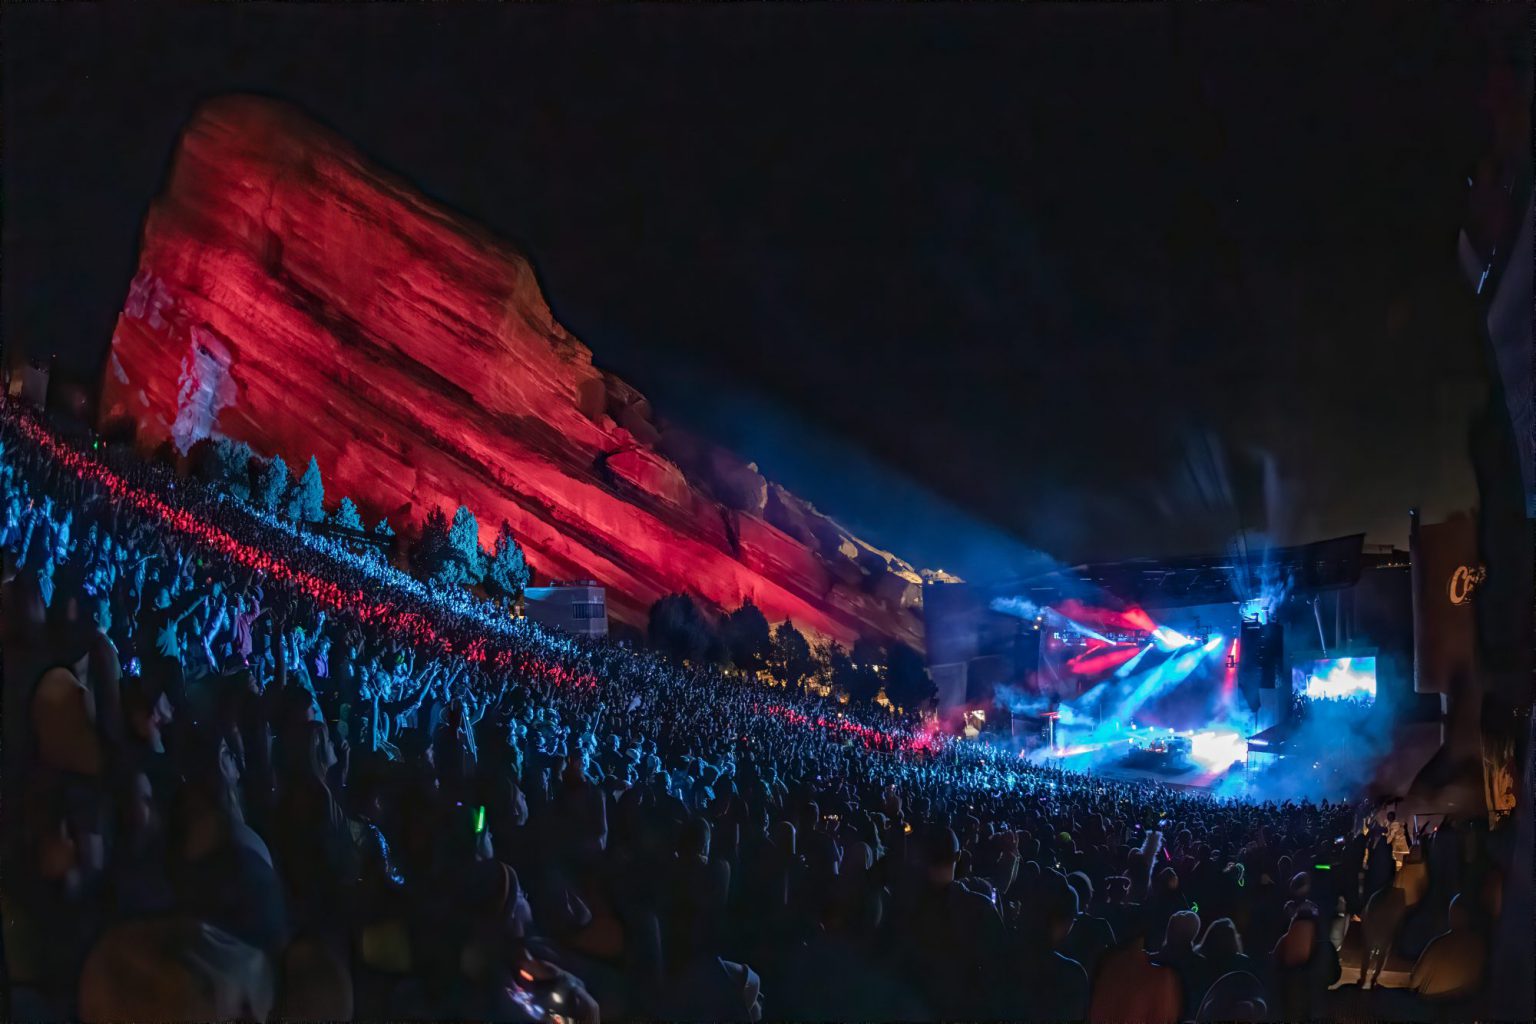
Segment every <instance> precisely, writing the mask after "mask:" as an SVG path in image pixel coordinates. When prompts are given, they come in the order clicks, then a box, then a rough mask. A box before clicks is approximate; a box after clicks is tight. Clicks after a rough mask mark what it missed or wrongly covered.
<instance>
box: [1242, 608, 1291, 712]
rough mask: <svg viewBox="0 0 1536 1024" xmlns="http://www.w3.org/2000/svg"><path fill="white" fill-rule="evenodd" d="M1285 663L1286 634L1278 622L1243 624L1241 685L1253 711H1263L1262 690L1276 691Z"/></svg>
mask: <svg viewBox="0 0 1536 1024" xmlns="http://www.w3.org/2000/svg"><path fill="white" fill-rule="evenodd" d="M1284 660H1285V651H1284V633H1283V632H1282V631H1281V627H1280V624H1279V623H1278V622H1266V623H1263V624H1262V625H1261V624H1260V623H1257V622H1245V623H1243V631H1242V638H1241V640H1240V641H1239V643H1238V662H1237V682H1238V687H1239V688H1240V689H1241V690H1242V691H1243V697H1244V699H1246V700H1247V701H1248V707H1249V709H1250V710H1253V711H1257V710H1258V709H1259V691H1260V690H1273V689H1274V688H1275V684H1276V682H1277V680H1278V679H1279V678H1280V667H1281V664H1282V663H1283V662H1284Z"/></svg>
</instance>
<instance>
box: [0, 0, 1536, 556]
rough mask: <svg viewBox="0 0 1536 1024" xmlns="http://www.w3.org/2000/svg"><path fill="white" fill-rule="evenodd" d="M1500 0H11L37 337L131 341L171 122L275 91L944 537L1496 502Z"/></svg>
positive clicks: (1357, 518) (23, 253)
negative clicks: (1492, 155) (1484, 3)
mask: <svg viewBox="0 0 1536 1024" xmlns="http://www.w3.org/2000/svg"><path fill="white" fill-rule="evenodd" d="M1488 20H1489V15H1488V14H1487V12H1486V10H1485V9H1483V8H1478V7H1472V6H1468V7H1463V8H1460V9H1458V10H1448V9H1440V10H1428V9H1425V8H1423V7H1421V6H1419V5H1413V6H1412V7H1409V6H1407V5H1392V6H1389V7H1370V6H1367V5H1363V4H1361V5H1347V7H1346V8H1344V9H1340V8H1339V7H1338V6H1334V5H1330V6H1329V7H1328V8H1326V9H1324V8H1317V9H1308V10H1305V11H1303V10H1301V9H1299V8H1297V7H1295V6H1290V5H1287V6H1284V7H1275V8H1273V9H1269V10H1260V9H1257V8H1255V7H1253V6H1250V5H1243V6H1241V7H1238V6H1236V5H1233V6H1224V7H1219V8H1214V9H1213V8H1210V7H1202V8H1201V9H1199V10H1193V9H1190V10H1187V11H1185V12H1184V13H1182V14H1180V13H1178V12H1176V11H1174V10H1173V9H1172V8H1169V7H1163V6H1160V5H1159V6H1153V5H1141V6H1132V5H1123V6H1122V5H1113V6H1104V7H1088V6H1074V7H1071V8H1070V9H1068V8H1055V7H1050V8H1048V7H1046V6H1044V5H1036V4H1027V5H1009V6H999V7H982V6H979V5H957V6H938V5H932V6H926V7H922V8H919V7H917V6H915V5H907V6H902V7H899V8H896V7H892V8H877V7H872V6H859V7H856V8H855V7H849V8H838V7H829V6H817V5H812V6H806V7H787V6H786V7H780V8H770V7H759V6H733V7H730V8H729V9H726V8H714V9H704V8H701V7H698V6H693V5H677V6H657V7H643V8H641V7H632V8H620V9H615V8H604V9H583V10H574V9H570V10H566V9H549V8H540V9H530V8H523V7H501V8H474V9H465V8H459V9H446V8H444V7H440V6H436V5H421V6H417V5H412V6H407V7H396V6H391V5H383V4H376V5H345V6H343V5H324V6H314V7H307V6H303V5H278V6H263V5H259V4H250V3H242V4H229V5H220V6H218V7H213V6H205V7H199V8H181V9H162V8H159V7H155V8H153V9H150V8H147V7H146V6H144V5H135V6H133V7H131V8H129V7H128V6H126V5H123V6H120V5H110V4H108V5H90V6H84V5H80V6H69V7H64V6H59V5H29V6H19V7H18V6H8V7H7V8H6V10H5V11H4V16H3V26H4V40H3V42H4V56H5V61H4V129H5V130H4V139H3V145H4V185H5V195H4V215H5V224H4V296H3V297H4V332H5V339H6V341H7V343H8V344H12V343H18V344H21V345H25V346H27V347H28V348H30V349H31V350H33V351H42V352H47V351H54V352H56V353H57V354H58V357H59V361H60V364H61V366H63V367H64V368H74V369H80V370H94V369H95V368H97V367H99V365H100V360H101V357H102V355H103V353H104V352H105V349H106V345H107V343H108V340H109V338H110V335H111V327H112V322H113V319H114V317H115V315H116V312H117V310H118V309H119V308H120V306H121V303H122V300H123V296H124V294H125V293H126V289H127V284H128V281H129V279H130V278H131V277H132V275H133V272H134V267H135V262H136V248H137V237H138V231H139V228H140V225H141V224H142V221H143V218H144V215H145V212H146V210H147V207H148V204H149V202H150V201H151V199H152V198H153V196H154V195H155V194H156V193H157V192H158V191H159V189H160V187H161V185H162V183H163V180H164V176H165V172H166V169H167V167H168V163H169V159H170V156H171V153H172V150H173V147H174V145H175V142H176V138H177V135H178V132H179V131H180V129H181V127H182V126H183V124H184V123H185V121H186V119H187V118H188V116H189V114H190V113H191V111H192V110H193V109H194V108H195V107H196V105H197V104H198V103H199V102H200V101H201V100H202V99H205V98H207V97H209V96H212V95H216V94H218V93H222V92H228V91H252V92H260V93H265V94H269V95H275V96H279V97H282V98H284V99H287V100H290V101H292V102H294V103H296V104H298V105H299V106H301V107H303V108H304V109H306V110H308V111H309V112H310V113H311V114H313V115H314V116H316V117H317V118H319V119H320V120H322V121H323V122H325V123H327V124H329V125H330V126H331V127H333V128H335V129H337V130H338V131H339V132H341V133H342V134H343V135H345V136H347V137H348V138H350V139H352V140H353V141H354V142H355V143H356V144H357V145H358V146H359V147H360V148H361V149H362V150H363V151H364V152H365V153H367V154H368V155H369V156H371V157H372V158H374V159H375V160H377V161H379V162H380V163H382V164H383V165H385V166H386V167H388V168H390V169H392V170H393V171H395V172H397V173H398V174H400V175H402V176H403V177H405V178H406V179H408V180H410V181H412V182H414V183H415V184H417V185H418V186H419V187H421V188H422V189H423V190H424V191H425V192H427V193H428V194H429V195H431V196H433V197H434V198H436V199H438V200H440V201H443V202H445V203H447V204H449V205H450V206H452V207H454V208H456V209H458V210H460V211H462V212H463V213H465V214H466V215H468V216H470V217H471V218H473V219H475V220H478V221H481V222H483V223H485V224H487V225H488V226H489V227H490V228H491V229H492V230H494V231H496V232H497V233H499V234H501V235H503V236H505V237H507V238H509V239H511V240H513V241H514V242H516V243H517V244H519V245H520V246H521V247H522V248H524V249H525V250H526V251H527V252H528V253H529V254H530V255H531V257H532V259H533V260H534V263H535V265H536V266H537V267H538V270H539V273H540V276H541V280H542V282H543V285H544V288H545V291H546V293H547V295H548V297H549V299H550V302H551V305H552V306H553V308H554V310H555V312H556V315H557V316H558V317H559V318H560V319H561V321H562V322H563V323H564V324H566V326H567V327H569V328H570V329H571V330H572V332H573V333H575V334H576V335H577V336H578V337H580V338H581V339H582V340H584V341H585V342H586V343H587V344H588V345H589V346H590V347H591V348H592V349H593V351H594V353H595V358H596V360H597V361H598V363H599V364H601V365H603V366H606V367H609V368H612V369H614V370H616V371H617V372H618V373H619V374H620V375H621V376H623V377H625V378H626V379H628V380H629V381H630V382H631V383H633V384H635V385H636V386H638V387H639V388H640V389H641V390H643V391H645V392H646V393H647V394H649V395H650V397H651V398H652V400H653V402H654V404H655V405H656V406H657V408H658V411H659V412H660V413H661V414H663V415H666V416H670V417H671V418H673V419H676V420H678V421H680V422H682V423H685V424H687V425H689V426H691V427H693V428H695V429H696V430H699V431H700V432H702V433H705V434H707V435H709V436H712V437H714V438H716V439H717V440H720V441H722V442H723V443H726V444H728V445H730V446H732V447H734V448H736V449H737V450H738V451H740V452H741V453H742V454H743V455H745V456H747V457H748V458H755V459H757V460H758V462H759V463H760V465H761V466H762V467H763V469H764V470H765V472H767V473H768V474H769V475H770V476H771V477H773V478H775V479H778V480H780V481H782V482H784V483H785V484H787V485H788V486H790V487H791V488H792V489H794V490H796V491H797V492H799V493H800V494H802V495H803V496H805V497H808V498H810V499H811V500H813V501H815V502H816V503H817V504H818V505H819V506H820V507H821V508H823V509H824V510H825V511H828V512H830V513H832V514H833V515H835V516H837V517H838V518H840V519H842V520H844V521H845V522H846V523H848V524H849V525H850V526H852V527H854V528H855V529H858V530H860V531H862V532H864V533H865V534H866V535H867V536H868V537H869V539H871V540H873V541H876V542H880V543H882V544H884V545H886V546H888V547H890V548H891V549H893V550H895V551H897V552H898V553H901V554H903V555H906V556H907V557H909V558H912V559H913V560H915V561H918V562H920V563H922V564H927V565H940V566H943V567H944V568H949V569H954V570H958V571H961V572H962V573H966V574H969V575H972V576H983V575H996V574H998V573H999V572H1002V571H1006V570H1007V569H1008V568H1010V567H1012V566H1013V565H1015V564H1017V561H1018V559H1019V557H1020V555H1019V552H1020V551H1022V550H1025V549H1026V548H1036V549H1041V550H1044V551H1047V552H1049V553H1051V554H1052V555H1054V556H1056V557H1059V558H1062V559H1065V560H1069V561H1076V560H1080V559H1086V558H1105V557H1129V556H1135V555H1149V554H1175V553H1189V552H1194V551H1202V550H1219V549H1220V548H1221V547H1222V545H1223V544H1224V543H1225V542H1226V540H1227V539H1228V538H1229V537H1230V536H1232V535H1233V534H1234V533H1235V532H1236V531H1237V530H1238V529H1239V528H1246V529H1248V530H1261V531H1262V530H1265V529H1266V528H1267V529H1268V531H1269V532H1270V533H1271V534H1273V535H1274V536H1276V537H1277V538H1278V539H1280V540H1282V541H1287V542H1291V541H1304V540H1311V539H1317V538H1320V537H1324V536H1333V535H1338V534H1343V533H1350V532H1355V531H1358V530H1367V531H1369V532H1370V533H1371V535H1372V536H1371V538H1370V539H1371V540H1373V541H1382V542H1387V541H1397V542H1399V543H1401V542H1402V541H1403V539H1404V537H1405V535H1406V520H1407V516H1406V513H1407V510H1408V508H1409V506H1410V505H1414V504H1418V505H1422V506H1423V507H1424V509H1425V514H1426V517H1427V518H1429V519H1433V518H1436V517H1437V516H1438V515H1439V514H1441V513H1444V512H1447V511H1450V510H1452V509H1454V508H1458V507H1463V506H1470V505H1471V504H1473V503H1474V502H1475V499H1476V491H1475V487H1474V485H1473V481H1472V476H1471V470H1470V468H1469V465H1468V463H1467V459H1466V456H1465V451H1466V444H1467V442H1466V438H1467V419H1468V416H1469V415H1470V413H1471V412H1472V410H1473V409H1475V408H1476V406H1477V405H1478V403H1479V402H1480V401H1481V400H1482V394H1483V390H1484V389H1485V387H1486V380H1487V374H1486V371H1485V369H1484V365H1483V360H1484V353H1483V350H1482V347H1481V345H1482V343H1481V339H1480V336H1479V333H1478V327H1477V323H1476V310H1475V306H1474V303H1473V298H1472V296H1471V295H1470V292H1469V289H1468V287H1467V286H1466V284H1465V282H1464V281H1463V279H1462V278H1461V276H1460V273H1459V270H1458V267H1457V264H1456V238H1457V231H1458V229H1459V228H1460V226H1461V224H1462V223H1463V221H1464V219H1465V211H1466V197H1467V181H1466V179H1467V176H1468V174H1469V173H1470V170H1471V168H1472V166H1473V164H1474V163H1475V161H1476V159H1477V157H1478V155H1479V154H1480V153H1481V152H1482V151H1483V150H1484V148H1485V146H1486V134H1487V130H1486V127H1485V125H1484V123H1483V120H1482V118H1483V114H1482V112H1481V110H1480V108H1479V104H1478V96H1479V90H1480V89H1481V87H1482V85H1483V82H1484V79H1485V76H1486V73H1487V70H1486V69H1487V65H1488V50H1489V46H1490V40H1492V41H1493V42H1492V45H1496V46H1504V47H1507V46H1509V45H1511V43H1510V39H1509V37H1508V36H1497V35H1496V34H1495V33H1494V32H1493V30H1492V29H1491V28H1490V27H1489V25H1487V24H1485V22H1487V21H1488ZM1515 24H1516V25H1517V26H1518V25H1519V24H1520V22H1518V21H1516V22H1515ZM1266 465H1267V466H1268V469H1267V470H1266V469H1265V466H1266ZM1266 481H1267V483H1266Z"/></svg>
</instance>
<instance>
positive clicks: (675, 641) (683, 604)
mask: <svg viewBox="0 0 1536 1024" xmlns="http://www.w3.org/2000/svg"><path fill="white" fill-rule="evenodd" d="M648 632H649V634H650V640H651V646H652V647H654V648H656V649H657V650H658V651H661V652H662V653H663V654H666V655H670V656H671V657H673V658H676V659H678V660H679V661H703V660H705V659H706V658H708V657H709V656H710V653H711V648H712V647H713V646H714V643H715V639H716V638H715V631H714V629H713V628H712V627H711V625H710V623H709V620H708V619H706V618H705V617H704V613H703V612H701V611H700V610H699V606H698V605H697V604H696V603H694V600H693V598H691V597H689V596H688V595H687V594H668V595H667V596H666V597H663V598H661V599H660V600H659V601H657V602H656V603H655V604H653V605H651V616H650V623H649V630H648Z"/></svg>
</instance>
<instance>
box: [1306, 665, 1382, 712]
mask: <svg viewBox="0 0 1536 1024" xmlns="http://www.w3.org/2000/svg"><path fill="white" fill-rule="evenodd" d="M1291 681H1292V685H1293V686H1294V688H1295V690H1296V692H1297V693H1299V694H1301V695H1302V696H1303V697H1306V698H1307V699H1308V700H1338V701H1350V702H1353V703H1356V704H1371V703H1374V702H1375V700H1376V659H1375V658H1374V657H1372V658H1325V659H1320V660H1318V661H1313V662H1310V663H1308V664H1305V665H1297V666H1295V667H1294V668H1293V669H1292V670H1291Z"/></svg>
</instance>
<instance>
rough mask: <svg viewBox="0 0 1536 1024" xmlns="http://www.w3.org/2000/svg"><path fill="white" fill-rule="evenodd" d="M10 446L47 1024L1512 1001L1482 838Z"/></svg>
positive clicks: (1285, 1009)
mask: <svg viewBox="0 0 1536 1024" xmlns="http://www.w3.org/2000/svg"><path fill="white" fill-rule="evenodd" d="M0 445H3V452H0V487H3V490H0V501H3V509H0V516H3V519H0V548H3V552H4V571H3V587H4V592H3V594H4V614H3V621H0V626H3V631H4V632H3V638H0V639H3V644H4V669H5V677H4V686H5V689H4V711H5V723H4V739H3V742H4V757H5V769H6V770H5V775H4V786H3V793H0V818H3V850H0V856H3V858H4V860H3V867H4V872H3V876H0V878H3V882H0V886H3V888H0V897H3V902H4V943H5V957H6V969H7V971H8V975H9V981H10V991H11V993H12V1000H13V1002H12V1005H11V1008H10V1019H47V1018H53V1019H65V1018H79V1019H85V1020H104V1019H232V1018H240V1019H255V1020H264V1019H318V1018H325V1019H354V1018H355V1019H380V1018H386V1017H387V1018H391V1019H402V1018H403V1019H441V1018H470V1017H477V1018H480V1017H483V1018H493V1019H498V1020H549V1021H556V1020H561V1021H576V1022H586V1021H596V1020H598V1019H600V1018H608V1019H625V1018H631V1017H640V1018H647V1019H656V1018H665V1019H679V1020H758V1019H760V1018H763V1017H767V1018H770V1019H801V1020H833V1019H853V1020H874V1019H882V1020H884V1019H891V1020H901V1019H909V1020H918V1019H936V1018H940V1017H943V1018H955V1017H972V1018H975V1017H980V1018H1007V1019H1050V1020H1059V1019H1082V1018H1087V1019H1093V1020H1104V1021H1111V1020H1114V1021H1119V1020H1144V1021H1150V1020H1164V1021H1178V1020H1231V1019H1252V1020H1300V1019H1311V1018H1316V1017H1322V1016H1329V1015H1335V1014H1339V1013H1344V1012H1349V1009H1350V1008H1349V1007H1345V1006H1344V1005H1343V1004H1342V1003H1341V1002H1340V1000H1341V998H1343V997H1342V996H1341V995H1340V992H1339V991H1338V990H1335V989H1334V986H1335V984H1336V983H1337V982H1338V980H1339V977H1340V963H1339V953H1338V951H1339V949H1340V947H1341V945H1342V943H1343V940H1344V936H1345V934H1346V932H1347V931H1348V930H1349V929H1351V928H1358V929H1360V930H1361V931H1362V934H1363V936H1364V942H1365V947H1366V949H1367V951H1368V953H1369V954H1370V955H1371V956H1372V957H1374V958H1375V959H1374V960H1373V961H1372V962H1370V963H1367V964H1366V965H1365V966H1366V968H1367V971H1366V974H1367V978H1366V984H1367V986H1368V985H1369V983H1370V981H1371V977H1370V969H1371V968H1372V967H1375V968H1376V969H1377V970H1378V971H1379V963H1380V962H1381V961H1382V960H1384V959H1385V958H1386V955H1387V953H1388V952H1389V951H1390V950H1393V949H1396V950H1397V951H1398V953H1399V955H1402V956H1406V957H1408V958H1409V959H1410V961H1412V962H1414V963H1415V966H1414V968H1413V972H1412V979H1411V982H1410V989H1409V990H1408V991H1403V992H1390V993H1386V994H1385V995H1387V996H1390V997H1392V998H1394V999H1396V1000H1398V1001H1397V1002H1394V1003H1392V1004H1391V1007H1392V1015H1396V1014H1397V1013H1399V1012H1401V1013H1405V1014H1409V1013H1411V1014H1414V1015H1422V1016H1426V1017H1427V1016H1434V1015H1446V1014H1450V1015H1453V1016H1454V1015H1456V1014H1459V1013H1461V1012H1463V1011H1465V1010H1466V1009H1467V1008H1468V1007H1469V1006H1473V1005H1475V1000H1476V999H1477V997H1478V995H1479V993H1480V992H1481V991H1482V990H1483V988H1484V975H1485V974H1486V962H1487V958H1488V951H1487V949H1486V947H1485V946H1484V945H1483V939H1482V936H1483V935H1484V934H1486V932H1487V922H1488V921H1489V920H1490V916H1491V915H1494V914H1496V913H1497V909H1498V900H1499V895H1500V881H1501V879H1502V878H1503V877H1504V875H1505V874H1506V873H1507V871H1508V870H1509V866H1510V864H1511V857H1512V853H1511V851H1510V849H1509V841H1508V840H1509V837H1508V835H1507V834H1506V833H1505V832H1504V831H1493V832H1490V831H1489V830H1488V829H1487V827H1486V823H1482V822H1477V821H1468V822H1446V823H1442V824H1441V825H1440V826H1439V827H1438V828H1437V829H1436V830H1434V831H1433V832H1425V833H1423V834H1420V835H1418V836H1412V835H1408V833H1407V830H1406V829H1405V828H1404V827H1402V826H1401V825H1400V824H1399V823H1397V822H1396V821H1395V820H1387V819H1385V818H1383V819H1381V820H1378V819H1377V817H1376V816H1375V814H1374V813H1372V812H1371V810H1370V809H1365V808H1361V807H1357V806H1347V805H1339V804H1328V803H1323V804H1311V803H1301V804H1283V805H1274V804H1249V803H1243V802H1238V801H1224V800H1216V799H1214V798H1211V797H1209V796H1206V795H1202V794H1199V793H1197V792H1190V791H1179V790H1176V789H1173V788H1170V787H1166V786H1163V785H1159V784H1155V783H1128V782H1114V781H1109V780H1105V779H1102V778H1098V777H1095V776H1091V775H1079V774H1073V773H1067V772H1062V771H1060V770H1054V769H1051V768H1048V767H1041V766H1038V765H1031V764H1028V763H1026V762H1024V761H1022V760H1020V759H1019V758H1018V757H1017V756H1014V755H1012V754H1010V753H1009V752H1006V751H1002V750H998V749H995V748H993V747H991V746H988V745H985V744H976V743H962V742H955V741H952V740H948V739H944V738H941V737H938V736H935V735H933V734H932V733H931V732H928V731H925V729H924V728H923V726H922V725H921V724H920V723H919V722H917V721H916V720H915V719H910V718H899V717H896V716H892V715H890V714H888V713H886V712H883V711H879V710H876V709H860V708H858V707H856V706H851V705H849V706H845V705H841V704H839V703H837V702H836V701H833V700H827V699H823V698H821V697H817V696H814V695H811V694H809V693H799V692H796V691H793V690H790V689H787V688H785V687H783V686H779V685H776V684H775V683H774V682H773V681H771V680H766V679H764V680H757V679H753V678H741V677H738V676H736V675H734V674H733V675H726V674H723V673H721V672H720V671H718V670H716V669H712V668H707V667H693V668H689V667H683V666H679V665H676V664H673V663H670V662H668V661H665V660H663V659H661V658H659V657H656V656H653V655H651V654H649V653H647V652H644V651H640V650H635V649H631V648H630V647H627V646H624V645H620V644H612V643H607V642H593V641H585V640H583V641H577V640H574V639H572V638H568V637H564V636H561V635H558V634H554V633H551V632H546V631H542V630H540V629H538V628H537V627H536V626H534V625H532V624H530V623H528V622H527V621H525V620H514V619H510V618H508V617H507V616H506V615H505V614H504V613H502V612H501V611H499V610H498V609H497V608H496V607H495V606H493V605H490V604H483V603H480V602H477V601H475V600H474V599H473V598H472V597H471V596H470V595H469V593H468V592H467V591H464V590H463V589H462V588H456V589H437V588H430V587H426V586H423V585H422V584H421V583H419V582H417V581H416V580H414V579H412V578H411V577H410V576H408V575H406V574H405V573H403V572H400V571H398V570H396V569H393V568H391V567H389V566H388V565H385V564H383V563H382V562H381V561H380V560H378V559H377V558H374V557H370V556H368V555H359V554H357V553H355V552H352V551H350V550H348V549H347V548H346V547H345V546H343V545H340V544H337V543H335V542H333V541H330V540H327V539H325V538H323V537H320V536H317V535H313V534H307V533H303V532H300V531H296V530H295V529H293V528H292V527H291V526H288V525H286V524H285V523H283V522H281V521H280V520H278V519H276V518H274V517H272V516H270V515H267V514H264V513H262V512H260V511H257V510H255V509H252V508H251V507H250V506H248V505H246V504H245V503H243V502H238V501H235V500H233V499H231V498H229V497H228V496H227V495H224V494H221V493H218V492H217V490H216V489H215V488H211V487H209V486H206V485H202V484H199V483H197V482H196V481H193V480H189V479H186V478H183V477H178V476H176V475H175V474H173V473H172V472H171V471H170V470H169V469H167V468H166V467H164V466H161V465H158V464H155V463H152V462H148V461H144V460H140V459H138V458H136V457H135V456H133V455H132V454H131V453H130V452H126V451H109V452H96V451H92V450H91V448H92V446H91V444H90V443H89V442H88V441H71V440H65V439H63V438H61V437H60V436H59V435H58V434H56V433H54V432H53V431H50V430H49V429H48V428H47V427H45V426H44V425H43V424H41V423H40V422H39V421H37V420H35V419H34V418H32V417H31V416H30V414H26V413H23V412H21V411H19V410H17V409H15V408H11V407H7V408H6V410H5V413H4V418H3V420H0ZM1469 1000H1470V1001H1471V1002H1469Z"/></svg>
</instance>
